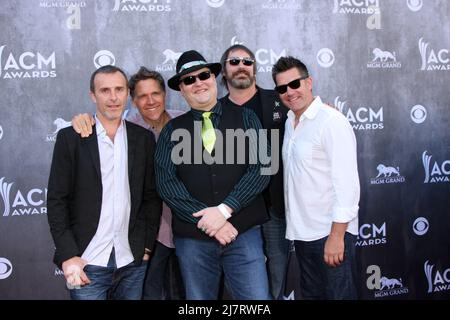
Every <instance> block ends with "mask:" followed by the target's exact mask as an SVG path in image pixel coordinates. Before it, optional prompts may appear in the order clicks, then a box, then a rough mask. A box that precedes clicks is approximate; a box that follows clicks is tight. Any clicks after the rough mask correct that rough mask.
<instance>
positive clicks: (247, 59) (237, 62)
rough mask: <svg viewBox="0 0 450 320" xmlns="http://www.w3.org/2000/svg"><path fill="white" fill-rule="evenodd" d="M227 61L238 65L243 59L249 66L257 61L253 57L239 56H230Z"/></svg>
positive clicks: (245, 64)
mask: <svg viewBox="0 0 450 320" xmlns="http://www.w3.org/2000/svg"><path fill="white" fill-rule="evenodd" d="M225 61H227V62H229V63H230V64H231V65H232V66H237V65H239V63H240V62H241V61H242V63H243V64H244V66H247V67H249V66H251V65H253V63H254V62H255V60H253V59H252V58H238V57H234V58H230V59H227V60H225Z"/></svg>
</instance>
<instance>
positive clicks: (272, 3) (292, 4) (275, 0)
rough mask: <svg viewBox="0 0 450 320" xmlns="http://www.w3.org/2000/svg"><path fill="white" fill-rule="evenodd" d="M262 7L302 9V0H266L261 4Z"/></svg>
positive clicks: (269, 8)
mask: <svg viewBox="0 0 450 320" xmlns="http://www.w3.org/2000/svg"><path fill="white" fill-rule="evenodd" d="M261 8H262V9H268V10H300V9H301V8H302V5H301V2H300V0H266V1H265V2H264V3H263V4H261Z"/></svg>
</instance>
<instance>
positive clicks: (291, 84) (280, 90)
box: [275, 76, 309, 94]
mask: <svg viewBox="0 0 450 320" xmlns="http://www.w3.org/2000/svg"><path fill="white" fill-rule="evenodd" d="M308 77H309V76H305V77H301V78H298V79H295V80H292V81H291V82H289V83H288V84H282V85H281V86H276V87H275V90H276V91H277V92H278V93H279V94H284V93H286V91H287V87H288V86H289V88H291V89H298V88H300V85H301V83H300V81H302V80H304V79H306V78H308Z"/></svg>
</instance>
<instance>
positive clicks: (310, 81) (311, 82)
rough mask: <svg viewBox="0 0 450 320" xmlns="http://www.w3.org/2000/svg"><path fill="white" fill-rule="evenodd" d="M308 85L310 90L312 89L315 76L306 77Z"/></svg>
mask: <svg viewBox="0 0 450 320" xmlns="http://www.w3.org/2000/svg"><path fill="white" fill-rule="evenodd" d="M306 86H307V87H308V89H309V90H311V91H312V87H313V78H312V77H311V76H309V78H308V79H306Z"/></svg>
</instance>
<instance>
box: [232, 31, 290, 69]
mask: <svg viewBox="0 0 450 320" xmlns="http://www.w3.org/2000/svg"><path fill="white" fill-rule="evenodd" d="M230 44H231V45H235V44H245V43H244V42H242V41H239V40H238V38H237V36H234V37H232V38H231V41H230ZM254 53H255V58H256V68H257V72H262V73H264V72H272V66H273V65H274V64H275V63H276V62H277V61H278V59H280V58H281V57H285V56H286V55H287V54H286V49H282V50H280V51H275V50H274V49H271V48H259V49H257V50H256V51H255V52H254Z"/></svg>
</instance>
